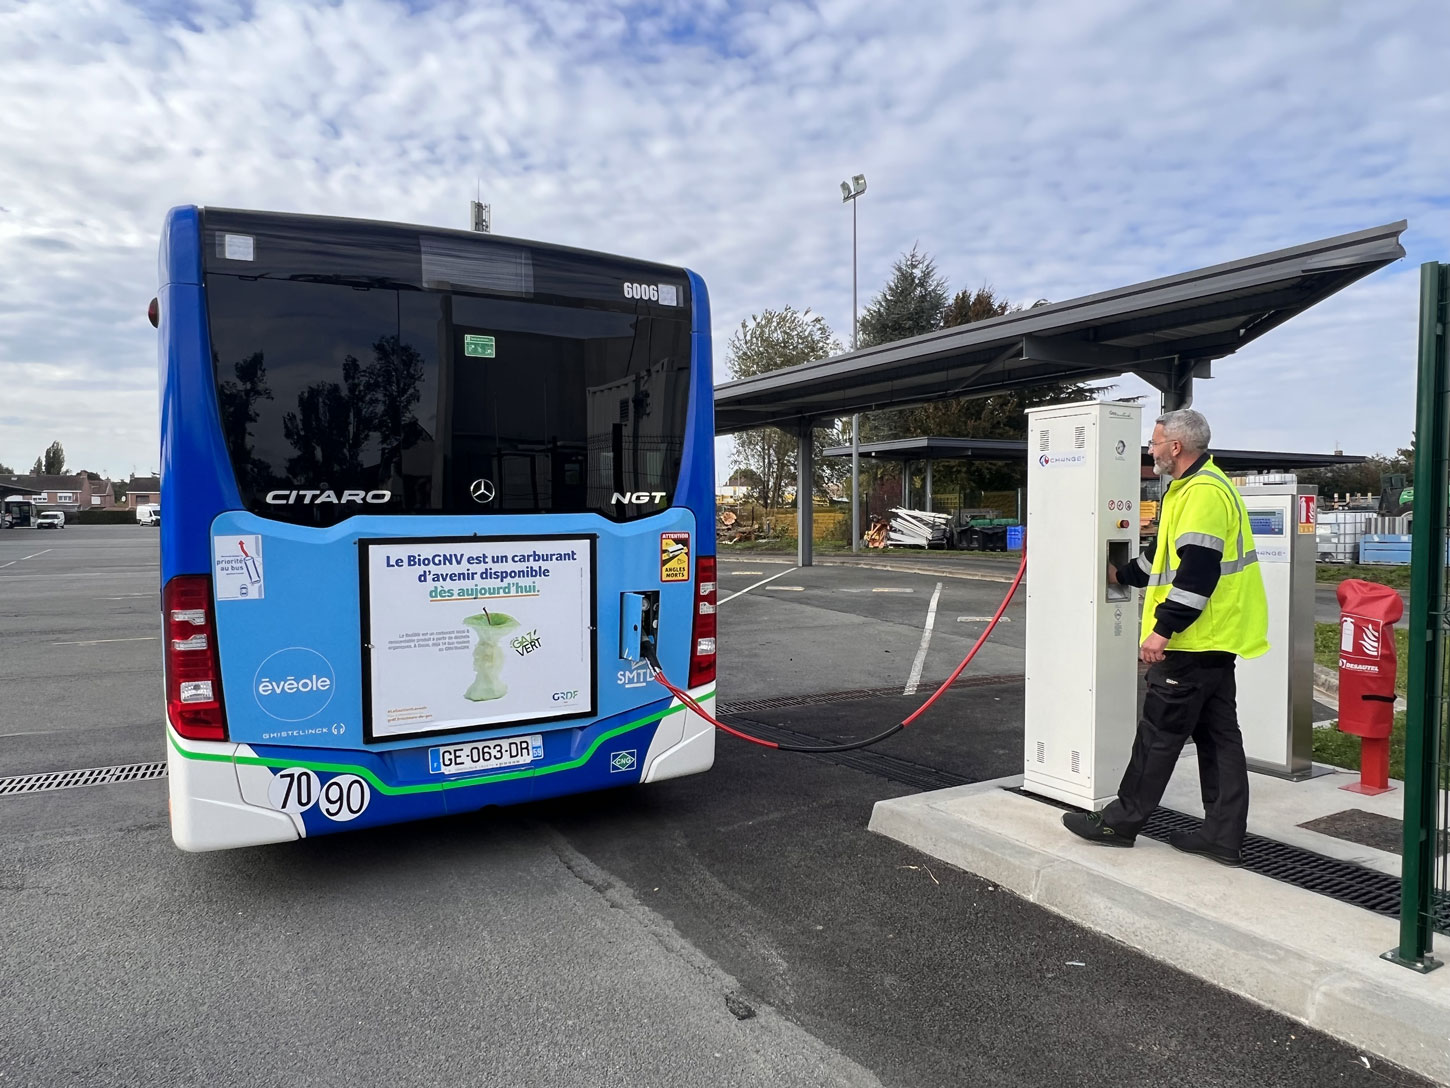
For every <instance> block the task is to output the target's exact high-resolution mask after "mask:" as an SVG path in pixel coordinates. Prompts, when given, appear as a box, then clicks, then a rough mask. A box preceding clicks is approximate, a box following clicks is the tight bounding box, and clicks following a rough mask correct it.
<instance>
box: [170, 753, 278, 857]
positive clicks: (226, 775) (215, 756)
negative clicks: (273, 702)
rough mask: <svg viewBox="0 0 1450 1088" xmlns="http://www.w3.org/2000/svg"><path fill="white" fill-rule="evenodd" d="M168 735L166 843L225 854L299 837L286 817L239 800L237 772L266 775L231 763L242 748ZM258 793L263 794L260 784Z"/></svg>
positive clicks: (268, 775) (254, 769)
mask: <svg viewBox="0 0 1450 1088" xmlns="http://www.w3.org/2000/svg"><path fill="white" fill-rule="evenodd" d="M167 734H168V737H167V739H168V741H169V742H170V743H168V744H167V746H166V767H167V774H168V776H169V788H170V794H171V796H170V807H171V840H172V842H174V843H176V845H177V846H179V847H181V849H183V850H189V851H192V852H200V851H204V850H229V849H232V848H234V847H238V846H261V845H264V844H266V843H274V842H292V841H294V840H295V839H299V838H301V837H302V835H301V833H300V832H299V831H298V828H297V825H296V824H295V823H294V822H293V819H292V817H291V816H289V815H288V814H287V813H285V812H278V811H277V810H275V809H271V808H259V807H258V806H256V805H252V804H248V803H247V801H246V799H245V798H244V797H243V796H242V784H241V782H240V780H239V779H238V775H239V774H241V773H244V772H260V774H261V775H263V776H266V777H270V773H269V772H268V771H267V770H266V769H265V768H262V767H243V766H238V765H237V764H236V763H235V762H233V760H234V759H235V757H236V755H237V754H238V752H239V750H241V749H243V748H244V747H245V745H241V744H230V743H216V742H209V741H193V740H185V741H184V740H181V738H179V737H178V736H177V735H176V733H175V732H174V731H173V730H172V729H171V728H170V727H169V726H168V727H167ZM183 746H184V749H183ZM183 752H184V754H183ZM262 790H263V794H264V795H265V791H266V786H265V784H264V785H263V786H262Z"/></svg>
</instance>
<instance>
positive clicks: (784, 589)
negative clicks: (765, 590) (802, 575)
mask: <svg viewBox="0 0 1450 1088" xmlns="http://www.w3.org/2000/svg"><path fill="white" fill-rule="evenodd" d="M770 588H771V589H772V590H774V591H775V592H777V593H804V592H805V591H806V587H805V586H771V587H770Z"/></svg>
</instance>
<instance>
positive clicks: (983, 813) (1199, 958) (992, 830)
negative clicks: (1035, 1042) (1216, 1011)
mask: <svg viewBox="0 0 1450 1088" xmlns="http://www.w3.org/2000/svg"><path fill="white" fill-rule="evenodd" d="M1344 777H1347V776H1326V777H1325V778H1321V779H1315V780H1311V781H1309V782H1301V783H1289V782H1281V781H1279V780H1277V779H1268V778H1266V777H1265V776H1261V775H1255V776H1253V784H1252V790H1253V794H1254V807H1253V808H1251V810H1250V813H1251V815H1250V830H1251V831H1253V832H1254V833H1256V834H1261V835H1266V836H1268V837H1272V838H1277V839H1280V841H1287V839H1288V835H1287V834H1280V833H1279V832H1280V831H1285V830H1286V829H1287V828H1289V827H1294V828H1295V830H1296V831H1297V832H1298V834H1297V835H1296V836H1295V840H1296V844H1299V841H1298V840H1300V839H1302V840H1303V841H1304V842H1306V843H1309V844H1311V845H1309V846H1308V848H1309V849H1314V850H1317V851H1318V852H1320V853H1325V854H1331V855H1332V856H1338V857H1346V855H1349V856H1348V857H1347V860H1362V861H1363V860H1373V861H1375V862H1377V864H1376V865H1375V866H1374V867H1375V868H1379V869H1381V871H1388V870H1387V869H1386V868H1385V866H1386V865H1388V864H1389V862H1390V861H1391V860H1393V862H1394V864H1395V865H1398V859H1397V858H1394V856H1393V855H1391V854H1387V853H1385V852H1383V851H1374V850H1372V848H1369V847H1363V846H1359V845H1357V844H1355V843H1348V842H1344V841H1343V840H1340V839H1335V838H1333V837H1331V836H1328V835H1321V834H1317V833H1316V832H1313V831H1308V830H1305V829H1302V828H1298V827H1297V825H1298V824H1299V823H1302V822H1304V821H1305V820H1309V819H1313V818H1314V817H1316V816H1322V815H1325V814H1326V813H1327V812H1328V811H1331V810H1333V811H1337V809H1333V806H1334V805H1338V806H1339V808H1348V807H1360V802H1361V801H1366V802H1371V803H1372V802H1374V801H1376V800H1379V799H1375V798H1361V797H1359V796H1357V795H1353V794H1348V793H1340V792H1338V790H1337V789H1336V788H1335V786H1336V784H1337V782H1336V778H1341V779H1342V778H1344ZM1020 785H1021V778H1020V776H1018V777H1013V778H1004V779H998V780H995V781H991V782H981V783H975V784H973V785H969V786H959V787H955V788H953V789H947V790H937V791H933V792H929V793H921V794H916V795H913V796H907V797H898V798H893V799H890V800H886V801H881V802H878V803H877V804H876V805H875V807H874V809H873V812H872V816H871V821H870V825H869V826H870V829H871V830H872V831H875V832H877V833H879V834H882V835H886V836H888V837H890V838H893V839H896V840H898V841H900V842H904V843H906V844H908V845H910V846H913V847H915V848H916V849H918V850H921V851H922V852H924V853H926V854H929V855H931V856H933V857H936V858H939V859H941V860H942V861H945V862H948V863H950V864H952V865H955V866H957V867H959V868H961V869H964V870H966V871H968V872H971V873H975V874H977V875H979V876H982V877H985V878H987V879H988V880H992V881H994V882H996V883H997V884H999V885H1001V886H1002V887H1004V888H1006V889H1008V890H1009V891H1012V892H1015V893H1016V894H1017V895H1020V896H1022V897H1023V898H1024V899H1027V900H1029V901H1031V902H1033V903H1036V904H1037V905H1039V906H1042V907H1045V908H1047V909H1048V910H1051V911H1053V912H1055V913H1057V914H1060V915H1062V916H1063V917H1065V918H1068V919H1070V920H1072V921H1074V922H1077V923H1079V924H1081V925H1084V926H1087V927H1088V928H1090V929H1094V930H1098V931H1099V932H1102V933H1105V934H1107V935H1108V936H1110V937H1113V938H1115V939H1117V940H1119V941H1122V942H1124V943H1125V944H1128V945H1130V946H1131V947H1133V948H1136V949H1138V950H1140V951H1142V952H1144V953H1146V954H1148V955H1150V956H1152V957H1154V958H1155V959H1158V960H1161V961H1163V962H1165V963H1168V964H1171V965H1172V966H1174V967H1177V968H1179V969H1180V970H1183V971H1186V972H1188V973H1189V974H1192V975H1195V976H1197V977H1199V978H1202V979H1204V980H1206V981H1208V982H1210V983H1213V984H1214V985H1216V986H1220V987H1222V988H1224V989H1226V990H1229V991H1231V992H1233V993H1236V994H1239V995H1241V996H1243V997H1246V998H1248V999H1250V1000H1252V1001H1255V1002H1257V1003H1259V1004H1261V1005H1264V1006H1266V1007H1268V1008H1271V1009H1274V1010H1276V1011H1278V1012H1281V1013H1284V1014H1285V1015H1288V1016H1290V1017H1293V1018H1294V1019H1296V1020H1299V1021H1301V1022H1303V1023H1305V1024H1308V1025H1310V1026H1311V1027H1314V1028H1317V1029H1319V1030H1321V1031H1324V1032H1326V1033H1328V1034H1330V1035H1333V1036H1335V1037H1337V1038H1339V1039H1342V1040H1343V1041H1345V1042H1347V1043H1350V1044H1352V1045H1354V1046H1356V1047H1359V1048H1361V1049H1363V1050H1364V1051H1366V1052H1367V1053H1372V1054H1376V1055H1378V1056H1380V1057H1382V1058H1384V1059H1386V1060H1388V1061H1391V1062H1394V1063H1396V1064H1398V1065H1401V1066H1403V1067H1405V1068H1406V1069H1410V1070H1413V1071H1415V1072H1417V1073H1420V1074H1422V1075H1424V1076H1427V1077H1430V1078H1432V1079H1434V1080H1436V1081H1439V1082H1440V1083H1447V1084H1450V968H1444V969H1442V970H1439V971H1435V972H1433V973H1431V974H1428V975H1420V974H1416V973H1415V972H1413V971H1409V970H1407V969H1405V968H1403V967H1398V966H1396V965H1394V964H1391V963H1388V962H1386V961H1385V960H1382V959H1380V958H1379V957H1380V954H1381V953H1383V952H1385V951H1387V950H1389V949H1390V948H1391V947H1393V946H1395V945H1396V944H1397V943H1398V937H1399V927H1398V924H1397V923H1396V922H1395V921H1393V920H1392V919H1388V918H1384V917H1381V916H1379V915H1376V914H1373V913H1371V912H1369V911H1366V910H1362V909H1360V908H1358V907H1355V906H1351V905H1349V904H1347V903H1341V902H1338V901H1336V900H1333V899H1329V898H1326V897H1324V896H1321V895H1318V894H1315V893H1313V892H1309V891H1305V890H1303V889H1300V888H1296V887H1293V886H1291V885H1289V884H1285V883H1282V882H1280V881H1276V880H1273V879H1270V878H1269V877H1265V876H1261V875H1259V874H1257V873H1251V872H1247V871H1245V870H1240V869H1228V868H1224V867H1222V866H1219V865H1215V864H1213V863H1212V862H1208V861H1205V860H1203V859H1201V858H1196V857H1192V856H1189V855H1185V854H1182V853H1179V852H1178V851H1175V850H1173V849H1171V848H1170V847H1168V846H1166V845H1164V844H1162V843H1158V842H1154V841H1151V840H1148V839H1146V838H1139V840H1138V843H1137V845H1136V846H1135V847H1134V848H1133V849H1131V850H1109V849H1105V848H1103V847H1101V846H1096V845H1094V844H1091V843H1087V842H1084V841H1082V840H1080V839H1077V838H1074V837H1073V836H1072V835H1070V834H1069V833H1068V832H1067V831H1066V830H1065V829H1064V828H1063V827H1062V823H1061V815H1062V811H1061V809H1060V808H1059V807H1057V806H1055V805H1053V804H1050V803H1046V802H1042V801H1039V800H1037V799H1034V798H1031V797H1028V796H1024V795H1023V794H1021V793H1018V792H1013V791H1014V790H1015V789H1017V788H1018V787H1020ZM1306 787H1307V788H1306ZM1294 790H1297V791H1300V792H1299V793H1297V794H1296V793H1292V792H1289V791H1294ZM1197 791H1198V785H1197V777H1196V767H1195V765H1194V761H1193V759H1192V754H1191V752H1190V753H1189V755H1188V758H1186V759H1185V760H1184V761H1183V762H1182V763H1181V764H1180V767H1179V769H1178V773H1177V774H1175V776H1174V786H1173V792H1172V794H1171V795H1170V796H1169V797H1166V798H1165V800H1164V804H1165V805H1166V806H1167V807H1170V808H1179V810H1180V811H1185V812H1195V802H1196V800H1197ZM1336 795H1337V796H1336ZM1296 799H1298V800H1299V803H1298V804H1296V803H1295V801H1296ZM1180 806H1181V807H1180ZM1201 812H1202V808H1201V805H1200V806H1197V810H1196V813H1195V814H1201ZM1375 855H1379V856H1375ZM1396 871H1397V870H1396Z"/></svg>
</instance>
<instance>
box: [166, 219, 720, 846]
mask: <svg viewBox="0 0 1450 1088" xmlns="http://www.w3.org/2000/svg"><path fill="white" fill-rule="evenodd" d="M160 281H161V287H160V291H159V292H158V295H157V298H156V300H155V301H154V302H153V303H152V310H151V318H152V321H153V323H154V324H156V326H157V328H158V329H159V331H160V367H161V445H162V449H161V455H162V460H161V464H162V470H161V507H162V510H163V511H164V512H165V518H164V519H163V521H162V526H161V573H162V584H163V605H162V606H163V610H164V616H163V620H164V639H165V673H166V715H167V724H166V732H167V739H168V745H167V748H168V757H169V766H170V776H171V781H170V788H171V828H172V835H173V838H174V839H175V841H176V843H177V845H178V846H181V847H182V848H184V849H187V850H214V849H224V848H227V847H235V846H246V845H252V844H260V843H271V842H283V841H287V840H291V839H297V838H300V837H304V836H309V835H319V834H326V833H328V832H332V831H340V830H344V829H349V828H358V827H365V826H370V825H374V824H384V823H395V822H398V821H403V820H414V819H420V818H423V817H429V816H438V815H443V814H445V813H458V812H467V811H471V810H476V809H480V808H483V807H484V806H487V805H506V804H515V803H519V802H523V801H531V800H537V799H541V798H548V797H554V796H558V795H562V794H569V793H578V792H582V791H586V790H595V789H600V788H604V787H608V786H616V785H623V784H626V783H636V782H655V781H659V780H661V779H666V778H674V777H678V776H680V775H687V774H694V773H697V772H700V771H704V770H706V769H708V768H709V767H710V766H711V764H712V763H713V761H714V752H715V740H714V733H713V730H712V728H711V726H710V725H709V723H708V722H706V721H705V720H704V719H703V718H701V717H699V716H698V715H697V714H695V713H693V712H692V711H690V710H688V709H686V708H685V707H683V706H682V705H681V704H680V703H679V702H678V701H676V700H675V699H673V698H672V697H671V696H670V694H669V693H668V692H667V691H666V690H665V689H664V688H663V687H661V686H660V685H659V684H658V683H655V682H654V670H653V667H652V665H651V664H650V662H651V661H657V662H658V664H659V667H660V668H661V669H662V670H663V671H664V673H665V675H666V676H668V677H669V678H670V679H671V680H673V681H674V682H675V683H676V684H678V683H679V682H680V680H681V679H682V678H687V680H688V693H689V694H690V695H691V696H693V697H694V698H696V699H697V700H699V701H700V702H701V704H702V707H703V709H706V710H710V709H711V708H712V706H713V697H714V681H715V555H714V553H715V536H714V501H715V500H714V478H715V474H714V441H713V440H714V411H713V383H712V381H711V372H710V339H709V325H710V321H709V304H708V301H707V298H706V293H705V285H704V283H703V282H701V280H700V278H699V277H698V276H696V275H695V274H693V273H691V272H689V271H687V270H685V269H681V268H672V267H667V266H664V265H659V264H651V263H646V262H642V261H635V260H626V259H623V258H619V257H611V256H606V255H603V254H598V253H587V252H582V251H579V250H574V249H566V248H562V247H559V246H551V245H541V244H538V243H534V242H523V241H518V240H514V239H508V238H499V237H495V236H491V235H486V234H479V233H473V232H469V231H453V230H440V229H435V228H429V227H412V226H404V225H399V224H393V223H375V222H366V221H361V220H350V219H335V218H321V217H312V216H299V215H281V214H272V213H261V212H248V211H233V210H224V209H220V208H197V207H180V208H175V209H173V210H172V211H171V212H170V213H169V215H168V216H167V219H166V224H165V228H164V232H163V235H162V240H161V254H160Z"/></svg>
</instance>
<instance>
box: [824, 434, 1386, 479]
mask: <svg viewBox="0 0 1450 1088" xmlns="http://www.w3.org/2000/svg"><path fill="white" fill-rule="evenodd" d="M858 449H859V451H860V455H861V456H862V457H871V458H874V459H876V460H878V461H1019V460H1024V459H1025V458H1026V457H1027V440H1026V439H1024V438H941V437H932V438H901V439H897V440H895V441H892V442H863V443H861V445H860V446H859V447H858ZM823 452H824V454H825V456H827V457H850V456H851V447H850V446H831V447H829V448H827V449H826V450H825V451H823ZM1212 452H1213V459H1214V461H1216V462H1217V463H1218V466H1219V467H1220V468H1222V469H1225V470H1227V471H1229V472H1284V471H1288V470H1290V469H1310V468H1329V467H1331V466H1334V465H1360V464H1363V463H1364V462H1365V460H1366V458H1364V457H1360V456H1358V455H1356V454H1352V453H1279V452H1276V451H1270V450H1219V449H1215V450H1213V451H1212ZM1152 460H1153V459H1152V456H1151V455H1150V454H1149V453H1148V448H1147V447H1146V446H1145V447H1143V463H1144V464H1151V463H1152Z"/></svg>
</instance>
